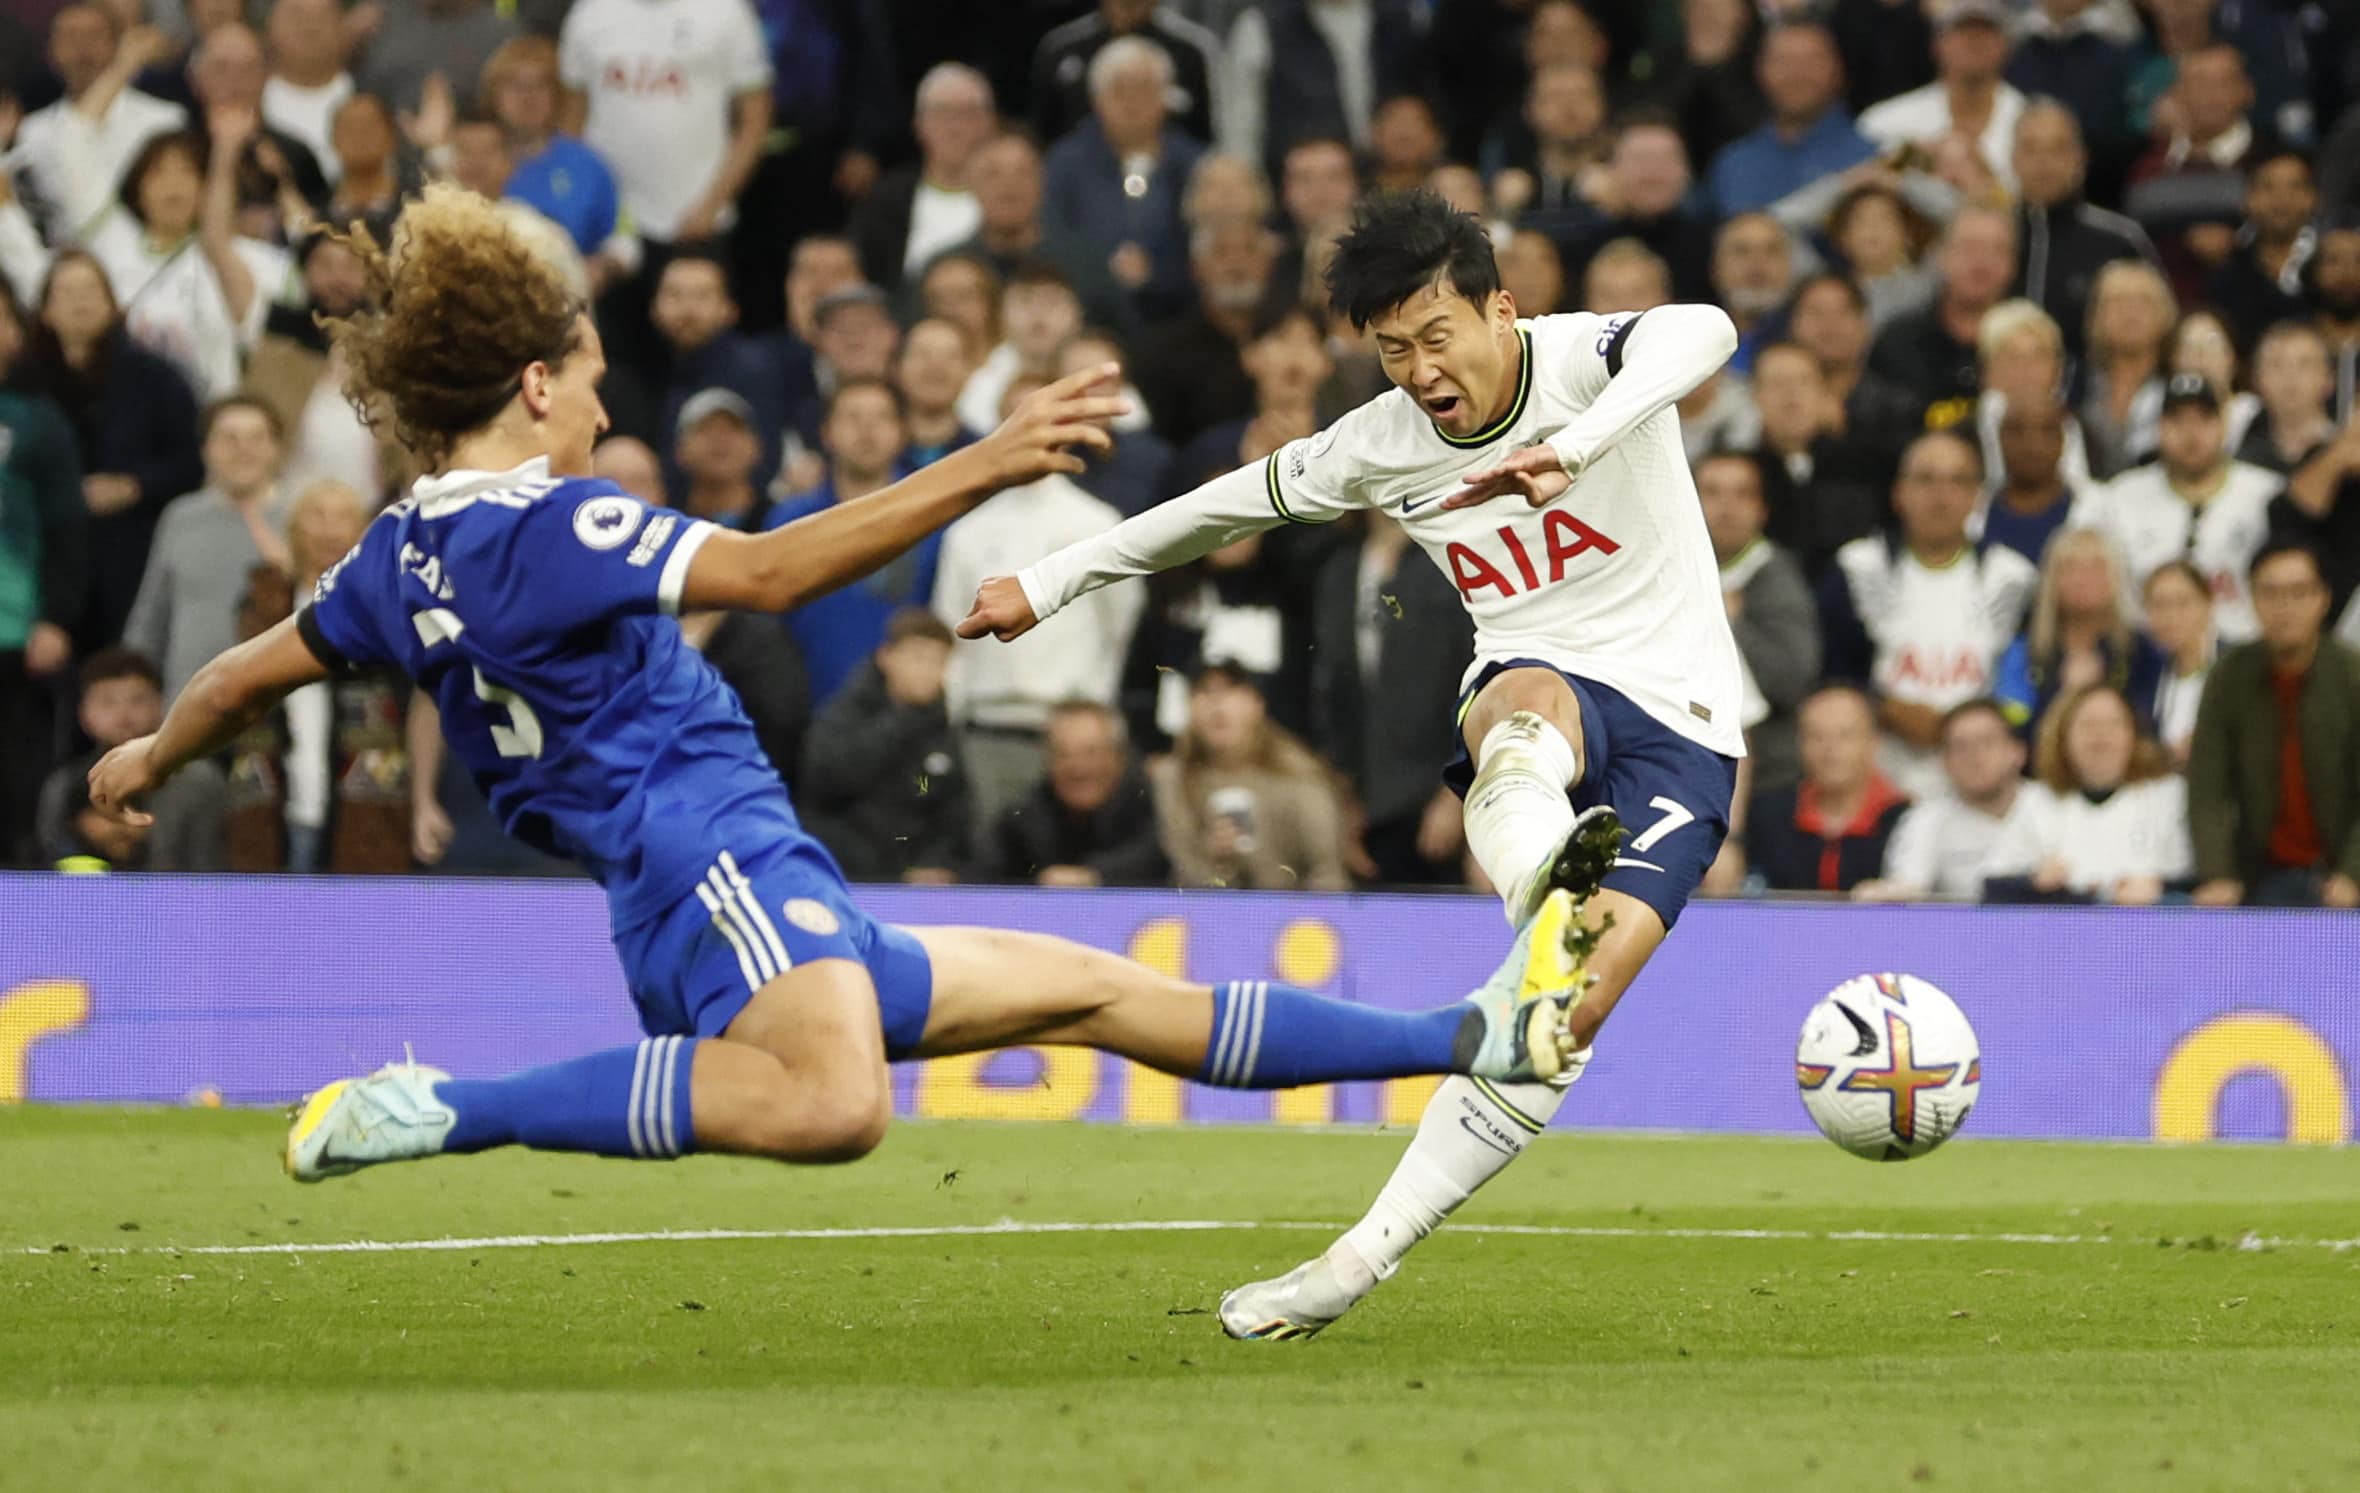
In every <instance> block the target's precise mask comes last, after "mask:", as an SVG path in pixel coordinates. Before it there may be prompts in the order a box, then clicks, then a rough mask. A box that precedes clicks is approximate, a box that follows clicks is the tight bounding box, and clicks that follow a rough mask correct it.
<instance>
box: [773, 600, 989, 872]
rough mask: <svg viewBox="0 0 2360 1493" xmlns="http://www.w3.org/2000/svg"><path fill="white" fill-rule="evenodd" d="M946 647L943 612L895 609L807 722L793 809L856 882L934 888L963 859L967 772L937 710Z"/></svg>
mask: <svg viewBox="0 0 2360 1493" xmlns="http://www.w3.org/2000/svg"><path fill="white" fill-rule="evenodd" d="M951 647H952V643H951V630H950V628H949V627H947V626H946V625H944V623H943V622H942V620H941V619H940V618H938V617H936V616H935V615H934V614H933V613H932V612H929V611H926V610H924V609H923V608H920V607H903V608H901V609H900V610H899V611H897V612H895V613H894V614H893V615H892V616H891V617H889V618H887V619H886V622H885V641H884V642H882V643H880V644H879V645H878V646H877V651H876V654H875V655H874V657H872V658H871V659H870V660H869V662H867V663H866V664H864V665H862V667H861V669H860V671H859V672H858V673H857V674H855V675H854V676H853V678H852V681H851V683H849V684H847V685H846V686H845V687H844V689H843V690H842V691H841V692H840V693H839V694H838V695H837V696H836V698H835V699H834V700H832V701H830V702H829V704H828V707H827V708H826V709H825V710H823V711H821V712H820V715H819V719H818V721H817V722H816V723H815V725H814V727H813V730H812V732H811V739H810V742H809V744H808V745H807V746H806V748H805V749H804V756H803V771H802V774H801V776H800V777H799V778H798V779H797V781H796V784H795V788H796V794H797V807H798V808H799V809H800V810H801V811H802V814H803V821H804V823H805V824H806V825H807V826H809V828H810V830H811V832H812V834H813V835H815V836H817V837H818V838H819V839H820V840H821V841H822V842H823V843H824V844H826V846H827V847H828V850H829V851H830V852H831V853H832V854H833V855H834V856H835V857H836V861H837V864H839V865H841V866H842V867H843V868H844V874H845V875H846V876H848V877H850V878H852V879H853V880H854V881H912V882H926V883H930V884H936V885H940V884H943V883H947V882H951V881H955V880H957V879H958V874H957V873H958V868H959V867H960V866H961V865H963V864H965V862H966V860H967V853H966V847H967V843H968V838H969V835H970V832H971V823H970V821H971V818H972V811H971V810H970V808H969V806H968V802H967V776H966V770H965V768H964V766H963V765H962V764H961V762H960V761H959V751H958V742H957V739H956V738H955V737H954V736H953V735H952V732H951V721H950V715H949V712H948V711H947V710H946V709H945V708H944V694H943V676H944V673H945V670H946V669H947V667H948V665H949V663H950V657H951Z"/></svg>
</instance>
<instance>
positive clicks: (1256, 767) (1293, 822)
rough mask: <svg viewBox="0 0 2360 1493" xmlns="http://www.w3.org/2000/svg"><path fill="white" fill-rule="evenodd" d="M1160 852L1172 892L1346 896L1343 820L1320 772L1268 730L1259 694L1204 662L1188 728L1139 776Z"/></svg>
mask: <svg viewBox="0 0 2360 1493" xmlns="http://www.w3.org/2000/svg"><path fill="white" fill-rule="evenodd" d="M1148 779H1149V781H1150V782H1151V783H1152V784H1153V785H1154V789H1155V806H1156V818H1157V820H1158V821H1159V822H1160V823H1161V825H1162V826H1163V840H1164V849H1165V852H1166V853H1167V854H1169V855H1170V856H1171V858H1172V867H1173V872H1174V878H1175V880H1176V881H1177V883H1178V884H1179V885H1181V886H1198V887H1214V886H1226V887H1259V888H1265V889H1272V890H1298V891H1332V892H1340V891H1343V890H1345V889H1346V888H1347V887H1348V886H1349V885H1350V881H1349V879H1348V878H1347V877H1346V876H1345V873H1344V840H1343V817H1342V814H1341V811H1340V810H1339V808H1338V805H1337V801H1336V789H1335V784H1334V782H1333V780H1332V779H1331V778H1330V777H1329V775H1328V770H1327V768H1326V766H1325V765H1323V764H1322V763H1321V762H1320V760H1319V759H1318V758H1317V757H1315V756H1313V755H1312V753H1311V750H1310V748H1308V747H1306V746H1304V745H1303V743H1301V742H1300V741H1297V740H1296V739H1295V738H1294V736H1293V735H1291V734H1290V733H1288V732H1287V731H1286V730H1284V729H1283V728H1281V727H1279V726H1276V725H1274V724H1272V723H1271V721H1270V719H1269V717H1268V715H1267V713H1266V711H1265V707H1264V704H1263V699H1262V688H1261V686H1260V685H1259V684H1258V683H1256V682H1255V680H1254V677H1253V676H1252V675H1250V674H1248V673H1246V672H1245V671H1244V670H1242V669H1239V668H1237V667H1236V666H1235V665H1233V664H1227V663H1220V662H1215V663H1209V664H1207V665H1205V667H1204V668H1202V669H1201V670H1199V671H1198V673H1197V676H1196V681H1195V683H1194V685H1193V686H1192V687H1191V688H1190V691H1189V710H1188V729H1186V730H1185V731H1183V732H1181V733H1180V739H1179V740H1178V741H1177V742H1176V743H1174V744H1173V748H1172V753H1171V755H1170V756H1168V757H1162V758H1158V759H1157V760H1156V761H1155V762H1153V763H1151V764H1150V765H1149V767H1148Z"/></svg>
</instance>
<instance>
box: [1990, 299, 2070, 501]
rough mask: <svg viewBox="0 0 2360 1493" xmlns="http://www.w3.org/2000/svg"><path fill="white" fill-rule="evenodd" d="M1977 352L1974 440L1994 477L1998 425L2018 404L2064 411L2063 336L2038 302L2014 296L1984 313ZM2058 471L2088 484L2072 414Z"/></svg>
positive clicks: (1998, 460) (1997, 467) (1998, 456)
mask: <svg viewBox="0 0 2360 1493" xmlns="http://www.w3.org/2000/svg"><path fill="white" fill-rule="evenodd" d="M1975 352H1976V355H1977V356H1978V358H1979V359H1980V360H1981V362H1982V365H1983V392H1982V394H1981V395H1980V396H1979V397H1978V398H1977V399H1976V401H1975V435H1976V438H1977V439H1978V440H1979V441H1980V442H1981V443H1982V446H1983V470H1985V471H1987V472H1996V471H1998V470H2000V468H2001V464H2002V463H2001V452H2000V448H1999V423H2000V419H2001V417H2002V416H2004V415H2005V414H2007V412H2008V411H2009V409H2011V408H2013V407H2014V406H2016V405H2019V404H2023V405H2054V406H2058V407H2059V408H2060V409H2061V408H2062V406H2063V402H2064V399H2065V331H2064V329H2063V328H2062V327H2060V326H2058V325H2057V323H2056V320H2055V319H2054V318H2053V317H2051V316H2050V315H2049V314H2048V313H2047V312H2046V311H2043V310H2041V309H2040V307H2039V305H2038V304H2037V303H2035V302H2032V301H2028V300H2025V299H2023V298H2021V297H2018V298H2017V299H2015V300H2009V301H2002V302H2000V303H1999V304H1998V305H1996V306H1994V307H1992V308H1991V309H1990V310H1989V311H1986V312H1984V313H1983V325H1982V328H1981V329H1980V330H1979V331H1978V332H1977V333H1976V335H1975ZM2057 470H2058V472H2059V474H2060V475H2061V476H2063V477H2064V479H2065V481H2066V482H2067V483H2068V484H2070V485H2073V486H2076V487H2078V486H2081V485H2083V484H2085V483H2087V482H2088V481H2089V480H2090V453H2089V447H2088V446H2087V445H2086V444H2085V443H2084V442H2083V440H2082V436H2081V422H2080V421H2078V420H2076V419H2074V418H2073V416H2072V415H2071V414H2070V413H2067V414H2066V415H2065V449H2064V451H2063V453H2062V454H2061V455H2060V456H2059V458H2058V463H2057ZM1977 517H1978V519H1980V517H1981V515H1980V514H1978V515H1977ZM1979 528H1980V525H1979V524H1978V529H1979Z"/></svg>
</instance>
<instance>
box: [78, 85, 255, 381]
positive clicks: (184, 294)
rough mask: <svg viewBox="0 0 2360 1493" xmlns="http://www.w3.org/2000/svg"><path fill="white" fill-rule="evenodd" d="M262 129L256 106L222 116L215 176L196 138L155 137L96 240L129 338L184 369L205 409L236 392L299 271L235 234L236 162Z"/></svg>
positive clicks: (217, 122)
mask: <svg viewBox="0 0 2360 1493" xmlns="http://www.w3.org/2000/svg"><path fill="white" fill-rule="evenodd" d="M260 122H261V121H260V119H259V117H258V116H257V115H256V114H255V112H254V111H253V110H252V109H244V108H238V107H236V106H226V105H225V106H223V107H220V108H217V109H215V110H214V111H213V114H212V116H211V117H210V119H209V120H208V123H209V125H210V126H211V130H212V137H213V146H214V148H213V165H212V169H211V170H210V171H208V170H207V169H206V165H205V148H204V142H203V141H201V140H200V139H198V137H197V136H196V135H194V134H190V133H186V132H179V133H173V134H168V135H159V136H157V137H156V138H154V139H152V140H150V141H149V142H148V143H147V144H146V145H145V146H143V147H141V149H140V152H139V155H138V156H137V157H136V158H135V159H134V160H133V161H132V163H131V167H130V170H129V171H128V172H127V173H126V175H125V177H124V180H123V189H122V192H121V194H120V195H121V201H120V203H119V204H118V206H117V208H116V210H115V211H114V212H111V213H109V214H107V215H106V217H104V218H103V219H101V220H100V222H99V224H98V226H97V228H96V229H94V230H93V231H92V232H91V234H90V244H89V247H90V252H91V255H92V257H94V258H96V259H97V260H98V262H99V264H100V265H101V266H102V267H103V268H104V269H105V270H106V272H107V282H108V283H109V284H110V285H111V286H112V287H113V288H114V292H115V300H116V302H117V303H118V304H119V305H121V306H122V308H123V320H124V324H125V325H126V326H127V327H128V328H129V330H130V333H131V336H132V337H133V338H134V339H135V340H136V341H137V342H138V343H139V344H140V345H141V346H143V347H145V348H147V349H148V350H149V351H150V352H153V353H156V354H157V355H159V356H161V357H163V358H165V359H167V360H168V361H170V362H171V363H172V364H173V366H175V367H176V368H178V369H179V370H180V371H181V373H182V374H183V375H184V376H186V377H187V379H188V381H189V386H190V388H192V389H193V390H194V391H195V392H196V396H197V399H198V402H199V403H205V402H209V401H211V400H215V399H220V398H222V397H224V396H226V395H228V394H229V393H230V392H231V391H232V390H234V389H236V388H237V386H238V378H239V371H240V369H241V367H242V365H243V361H244V357H245V353H246V351H247V349H249V348H251V347H252V346H253V345H254V340H255V338H257V337H259V336H260V335H261V333H262V323H263V320H264V318H265V317H266V316H267V315H268V313H269V311H270V305H271V302H272V301H273V300H275V299H276V298H277V296H278V294H279V292H280V291H281V290H282V289H284V288H285V287H286V285H287V284H288V281H289V279H290V277H291V275H292V273H293V270H294V265H293V262H292V261H291V260H290V259H289V258H288V257H287V253H286V251H285V250H283V249H280V248H278V247H277V246H275V245H273V244H268V243H264V242H263V241H261V240H260V239H254V238H248V237H246V236H245V235H243V234H241V233H239V232H238V231H237V228H236V218H237V163H238V159H239V155H240V152H241V151H242V150H243V148H244V146H245V145H246V143H247V142H248V141H250V140H251V139H253V137H254V132H255V130H256V128H257V127H258V126H259V124H260Z"/></svg>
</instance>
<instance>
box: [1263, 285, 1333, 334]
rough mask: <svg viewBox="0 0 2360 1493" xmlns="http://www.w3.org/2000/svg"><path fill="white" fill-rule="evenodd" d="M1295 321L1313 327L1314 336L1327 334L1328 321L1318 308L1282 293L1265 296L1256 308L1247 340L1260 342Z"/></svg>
mask: <svg viewBox="0 0 2360 1493" xmlns="http://www.w3.org/2000/svg"><path fill="white" fill-rule="evenodd" d="M1295 321H1299V322H1302V323H1303V324H1304V325H1305V326H1308V327H1309V328H1311V334H1312V335H1313V336H1314V337H1320V338H1325V337H1326V336H1327V322H1326V321H1325V320H1324V319H1322V318H1321V316H1320V314H1319V312H1318V311H1317V310H1316V309H1314V308H1312V307H1310V306H1306V305H1304V304H1303V303H1302V302H1301V301H1298V300H1296V299H1295V298H1294V297H1293V296H1291V295H1284V294H1280V295H1274V296H1268V297H1265V298H1264V299H1263V301H1262V304H1261V305H1259V306H1257V307H1255V308H1254V325H1253V330H1252V331H1250V332H1248V333H1247V334H1246V341H1248V342H1259V341H1261V340H1262V339H1263V338H1265V337H1267V336H1269V335H1271V334H1272V333H1273V332H1276V331H1278V330H1280V329H1281V328H1283V327H1285V326H1286V325H1287V324H1288V323H1289V322H1295Z"/></svg>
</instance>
